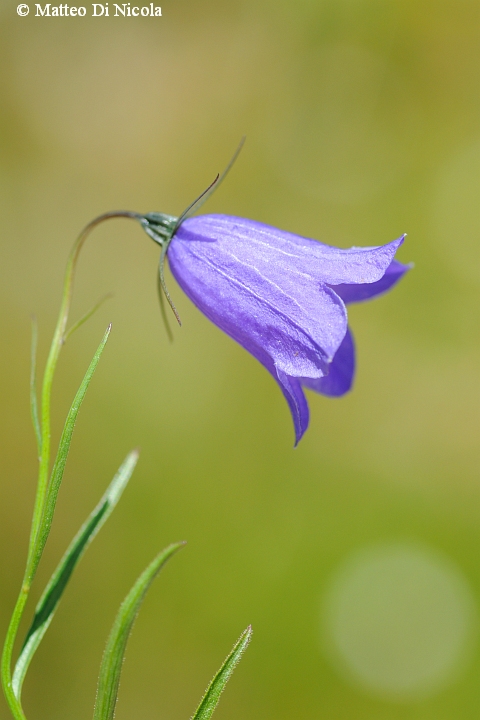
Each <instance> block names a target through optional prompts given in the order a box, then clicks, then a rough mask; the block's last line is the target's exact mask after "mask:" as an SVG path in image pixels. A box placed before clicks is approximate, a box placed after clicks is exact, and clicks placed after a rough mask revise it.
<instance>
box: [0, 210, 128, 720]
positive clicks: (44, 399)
mask: <svg viewBox="0 0 480 720" xmlns="http://www.w3.org/2000/svg"><path fill="white" fill-rule="evenodd" d="M120 217H123V218H130V219H132V220H139V219H140V218H141V217H142V216H141V215H139V214H138V213H135V212H130V211H126V210H118V211H114V212H109V213H105V214H104V215H100V216H99V217H97V218H95V220H92V221H91V222H90V223H89V224H88V225H87V226H86V227H85V228H84V229H83V230H82V232H81V233H80V235H79V236H78V238H77V240H76V241H75V244H74V245H73V248H72V250H71V252H70V256H69V258H68V262H67V268H66V271H65V279H64V284H63V295H62V303H61V306H60V313H59V316H58V320H57V325H56V327H55V331H54V334H53V340H52V344H51V347H50V352H49V355H48V359H47V362H46V365H45V372H44V376H43V384H42V394H41V418H40V457H39V469H38V481H37V492H36V497H35V506H34V510H33V518H32V526H31V531H30V542H29V547H28V556H27V563H26V568H25V574H24V577H23V582H22V587H21V590H20V593H19V596H18V599H17V602H16V605H15V608H14V610H13V614H12V617H11V620H10V625H9V627H8V631H7V636H6V638H5V644H4V648H3V655H2V664H1V675H2V685H3V689H4V692H5V696H6V699H7V702H8V705H9V707H10V710H11V712H12V714H13V716H14V718H15V720H26V718H25V714H24V712H23V709H22V706H21V703H20V701H19V700H18V699H17V697H16V696H15V693H14V691H13V687H12V667H11V666H12V655H13V647H14V643H15V639H16V636H17V632H18V628H19V625H20V620H21V618H22V614H23V610H24V608H25V605H26V603H27V600H28V595H29V592H30V588H31V585H32V582H33V579H34V577H35V573H36V570H37V567H38V563H39V562H40V558H41V556H42V552H43V549H44V546H45V542H46V540H47V536H48V533H47V534H45V533H42V529H43V524H44V519H45V518H44V515H45V505H46V500H47V494H48V486H49V473H50V439H51V428H50V399H51V391H52V382H53V377H54V374H55V368H56V366H57V361H58V357H59V355H60V350H61V349H62V345H63V344H64V342H65V331H66V326H67V321H68V314H69V311H70V304H71V300H72V292H73V281H74V276H75V268H76V264H77V260H78V256H79V254H80V251H81V249H82V247H83V244H84V242H85V240H86V239H87V237H88V236H89V234H90V233H91V231H92V230H93V229H94V228H96V227H97V225H100V224H101V223H102V222H104V221H105V220H110V219H113V218H120Z"/></svg>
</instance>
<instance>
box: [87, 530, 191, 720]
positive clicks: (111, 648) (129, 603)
mask: <svg viewBox="0 0 480 720" xmlns="http://www.w3.org/2000/svg"><path fill="white" fill-rule="evenodd" d="M183 545H185V543H183V542H180V543H175V544H174V545H169V546H168V547H167V548H165V550H162V552H161V553H159V554H158V555H157V557H156V558H155V559H154V560H153V561H152V562H151V563H150V565H149V566H148V567H147V569H146V570H144V572H143V573H142V574H141V575H140V577H139V578H138V580H137V582H136V583H135V585H134V586H133V587H132V589H131V590H130V592H129V593H128V595H127V597H126V598H125V600H124V601H123V603H122V604H121V606H120V610H119V611H118V614H117V617H116V618H115V622H114V623H113V627H112V630H111V632H110V635H109V638H108V640H107V646H106V648H105V652H104V654H103V658H102V664H101V666H100V674H99V678H98V688H97V699H96V701H95V710H94V713H93V720H112V719H113V716H114V714H115V705H116V703H117V695H118V686H119V683H120V674H121V672H122V663H123V658H124V655H125V648H126V646H127V641H128V638H129V635H130V632H131V630H132V626H133V623H134V622H135V618H136V616H137V614H138V611H139V610H140V605H141V604H142V601H143V599H144V597H145V595H146V593H147V590H148V589H149V587H150V585H151V584H152V582H153V580H154V579H155V577H156V576H157V575H158V573H159V572H160V570H161V568H162V567H163V565H165V563H166V562H167V560H168V559H169V558H170V557H171V556H172V555H173V554H174V553H176V552H177V550H179V549H180V548H181V547H183Z"/></svg>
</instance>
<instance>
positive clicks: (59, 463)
mask: <svg viewBox="0 0 480 720" xmlns="http://www.w3.org/2000/svg"><path fill="white" fill-rule="evenodd" d="M111 328H112V326H111V325H109V326H108V328H107V330H106V332H105V335H104V336H103V338H102V342H101V343H100V345H99V346H98V348H97V351H96V353H95V355H94V356H93V359H92V362H91V363H90V365H89V367H88V370H87V372H86V373H85V377H84V378H83V380H82V383H81V385H80V387H79V389H78V391H77V394H76V395H75V398H74V400H73V403H72V406H71V408H70V410H69V411H68V415H67V419H66V421H65V425H64V427H63V432H62V436H61V438H60V443H59V446H58V452H57V456H56V458H55V462H54V464H53V469H52V474H51V477H50V482H49V485H48V489H47V496H46V499H45V511H44V513H43V517H42V519H41V523H40V527H39V531H38V534H39V537H38V542H36V549H35V562H34V567H36V566H37V565H38V563H39V561H40V557H41V555H42V552H43V548H44V547H45V543H46V542H47V538H48V535H49V533H50V528H51V526H52V520H53V514H54V512H55V505H56V504H57V496H58V491H59V490H60V485H61V483H62V478H63V472H64V470H65V464H66V462H67V457H68V452H69V450H70V444H71V442H72V435H73V430H74V428H75V422H76V420H77V416H78V412H79V410H80V407H81V405H82V402H83V399H84V397H85V394H86V392H87V389H88V386H89V385H90V381H91V379H92V376H93V373H94V372H95V369H96V367H97V365H98V362H99V360H100V357H101V355H102V352H103V350H104V348H105V345H106V343H107V340H108V336H109V335H110V330H111Z"/></svg>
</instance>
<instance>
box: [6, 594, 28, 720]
mask: <svg viewBox="0 0 480 720" xmlns="http://www.w3.org/2000/svg"><path fill="white" fill-rule="evenodd" d="M29 592H30V585H28V584H25V583H24V584H23V585H22V589H21V590H20V594H19V596H18V599H17V602H16V604H15V608H14V610H13V613H12V618H11V620H10V625H9V626H8V631H7V636H6V638H5V645H4V647H3V655H2V685H3V691H4V693H5V698H6V700H7V703H8V706H9V708H10V710H11V711H12V715H13V717H14V718H15V720H26V717H25V713H24V712H23V709H22V705H21V703H20V700H18V699H17V698H16V696H15V693H14V691H13V685H12V654H13V646H14V644H15V638H16V637H17V632H18V627H19V625H20V620H21V619H22V615H23V610H24V608H25V605H26V603H27V600H28V593H29Z"/></svg>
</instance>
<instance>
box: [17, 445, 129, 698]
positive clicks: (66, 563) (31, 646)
mask: <svg viewBox="0 0 480 720" xmlns="http://www.w3.org/2000/svg"><path fill="white" fill-rule="evenodd" d="M137 461H138V451H137V450H133V452H131V453H130V454H129V455H128V456H127V457H126V459H125V461H124V462H123V463H122V465H121V466H120V468H119V470H118V472H117V473H116V475H115V477H114V478H113V480H112V482H111V483H110V485H109V486H108V488H107V491H106V492H105V494H104V495H103V497H102V499H101V500H100V502H99V503H98V505H97V506H96V508H95V509H94V510H93V512H92V513H91V514H90V515H89V517H88V518H87V519H86V521H85V522H84V523H83V525H82V527H81V528H80V530H79V531H78V533H77V534H76V535H75V537H74V538H73V540H72V542H71V543H70V545H69V547H68V549H67V551H66V552H65V554H64V556H63V558H62V559H61V561H60V563H59V564H58V567H57V569H56V570H55V572H54V573H53V575H52V577H51V578H50V581H49V583H48V585H47V587H46V588H45V591H44V593H43V595H42V597H41V598H40V601H39V603H38V605H37V607H36V609H35V615H34V617H33V621H32V624H31V626H30V629H29V631H28V632H27V635H26V637H25V641H24V643H23V647H22V651H21V653H20V656H19V658H18V660H17V664H16V666H15V671H14V673H13V691H14V693H15V695H16V697H17V698H18V699H20V695H21V691H22V684H23V681H24V679H25V675H26V672H27V670H28V666H29V665H30V662H31V660H32V657H33V655H34V654H35V652H36V650H37V648H38V646H39V645H40V643H41V641H42V639H43V636H44V635H45V633H46V632H47V628H48V626H49V625H50V623H51V621H52V618H53V616H54V614H55V611H56V609H57V606H58V603H59V602H60V598H61V597H62V594H63V592H64V590H65V588H66V586H67V584H68V581H69V580H70V577H71V575H72V573H73V571H74V570H75V567H76V565H77V563H78V562H79V560H80V558H81V557H82V555H83V553H84V552H85V550H86V549H87V547H88V546H89V545H90V543H91V542H92V540H93V538H94V537H95V536H96V534H97V533H98V531H99V530H100V528H101V527H102V525H104V523H105V522H106V521H107V519H108V518H109V517H110V515H111V513H112V511H113V509H114V507H115V505H116V504H117V502H118V501H119V500H120V497H121V495H122V493H123V491H124V489H125V487H126V486H127V483H128V481H129V480H130V477H131V475H132V473H133V471H134V469H135V466H136V464H137Z"/></svg>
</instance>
